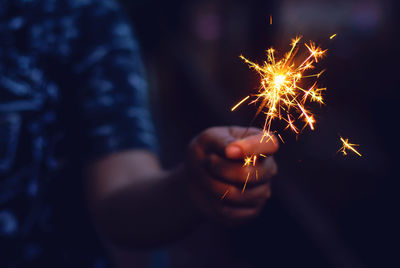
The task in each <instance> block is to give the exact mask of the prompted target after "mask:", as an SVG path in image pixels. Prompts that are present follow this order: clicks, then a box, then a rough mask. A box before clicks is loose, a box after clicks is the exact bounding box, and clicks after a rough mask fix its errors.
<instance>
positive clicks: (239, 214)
mask: <svg viewBox="0 0 400 268" xmlns="http://www.w3.org/2000/svg"><path fill="white" fill-rule="evenodd" d="M244 135H245V137H244V138H243V136H244ZM262 135H263V131H262V130H260V129H256V128H250V129H248V130H247V129H246V128H241V127H215V128H211V129H208V130H206V131H204V132H203V133H202V134H200V135H199V136H197V137H196V138H195V139H194V140H193V141H192V143H191V144H190V146H189V149H188V155H187V159H186V162H185V170H186V174H187V176H188V192H189V194H190V196H191V197H192V199H193V200H194V202H195V204H196V206H197V207H198V208H199V209H200V210H201V212H202V213H203V214H204V215H206V216H207V217H208V218H211V219H215V220H217V221H220V222H223V223H227V224H229V225H235V224H240V223H242V222H245V221H247V220H249V219H251V218H254V217H255V216H257V215H258V213H259V212H260V210H261V209H262V207H263V205H264V204H265V202H266V200H267V199H269V198H270V196H271V189H270V179H271V178H272V177H273V176H274V175H276V173H277V166H276V164H275V161H274V159H273V157H272V156H271V155H272V154H274V153H275V152H276V151H277V150H278V147H279V146H278V141H277V139H276V138H275V137H274V136H273V137H272V139H269V141H268V142H265V141H264V142H263V143H260V141H261V138H262ZM266 140H268V138H267V139H266ZM259 154H264V155H266V156H267V157H266V158H262V157H259V158H258V160H257V163H256V165H255V166H246V167H244V166H243V164H244V162H243V159H244V158H245V157H246V156H252V155H259ZM248 174H250V175H248ZM256 174H257V175H256ZM248 176H249V177H248ZM247 177H248V179H247ZM246 181H247V182H246ZM245 183H246V188H245V190H244V191H243V189H244V184H245Z"/></svg>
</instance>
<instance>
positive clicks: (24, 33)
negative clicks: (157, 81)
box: [0, 0, 155, 267]
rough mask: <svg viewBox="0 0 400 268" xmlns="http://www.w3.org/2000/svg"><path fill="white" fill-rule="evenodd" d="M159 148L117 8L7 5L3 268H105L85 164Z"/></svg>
mask: <svg viewBox="0 0 400 268" xmlns="http://www.w3.org/2000/svg"><path fill="white" fill-rule="evenodd" d="M154 145H155V136H154V129H153V125H152V122H151V118H150V113H149V110H148V107H147V92H146V80H145V78H144V72H143V66H142V63H141V61H140V56H139V51H138V43H137V41H136V40H135V38H134V35H133V33H132V30H131V28H130V26H129V24H128V23H127V20H126V19H125V17H124V15H123V14H122V12H121V10H120V7H119V6H118V5H117V3H116V1H112V0H9V1H7V0H0V266H2V267H64V266H66V267H81V266H82V267H96V266H95V263H97V264H98V265H100V263H101V261H100V258H98V256H100V255H101V254H99V253H98V252H97V250H95V249H94V248H95V247H94V246H95V245H96V242H95V240H94V239H93V238H94V237H95V236H94V235H93V230H92V228H91V225H90V223H89V220H88V216H87V212H86V208H85V202H84V194H83V191H82V189H83V183H82V178H81V176H80V173H81V170H82V167H83V166H85V165H86V164H87V163H88V162H89V161H92V160H95V159H97V158H100V157H102V156H104V155H107V154H110V153H112V152H118V151H122V150H129V149H148V150H153V149H154ZM99 267H100V266H99Z"/></svg>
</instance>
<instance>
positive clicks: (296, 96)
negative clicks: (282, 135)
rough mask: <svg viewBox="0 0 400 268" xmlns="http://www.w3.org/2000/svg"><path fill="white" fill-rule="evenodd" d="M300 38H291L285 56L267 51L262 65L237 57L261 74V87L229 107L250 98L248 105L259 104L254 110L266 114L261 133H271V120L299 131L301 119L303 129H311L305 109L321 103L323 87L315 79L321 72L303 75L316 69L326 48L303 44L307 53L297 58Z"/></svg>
mask: <svg viewBox="0 0 400 268" xmlns="http://www.w3.org/2000/svg"><path fill="white" fill-rule="evenodd" d="M300 41H301V37H296V38H295V39H293V40H292V44H291V49H290V51H289V52H288V53H286V55H285V56H284V57H283V58H282V59H280V60H277V59H276V57H275V49H273V48H270V49H268V50H267V61H265V62H264V64H263V65H258V64H256V63H254V62H252V61H250V60H248V59H246V58H245V57H244V56H240V58H241V59H243V60H244V61H245V62H246V63H247V64H248V65H249V67H250V68H251V69H254V70H255V71H256V72H257V73H258V74H259V75H260V77H261V87H260V89H259V91H258V93H257V94H255V95H253V96H250V95H249V96H247V97H245V98H244V99H243V100H241V101H240V102H239V103H238V104H237V105H235V106H234V107H233V108H232V111H234V110H236V109H237V108H238V107H239V106H240V105H241V104H243V103H244V102H246V101H247V100H248V99H250V98H251V97H253V100H252V101H251V102H250V104H256V105H258V109H257V113H256V115H255V116H258V115H259V114H260V113H263V114H264V115H265V117H266V118H265V124H264V132H267V133H271V125H272V122H273V120H274V119H279V120H283V121H285V122H286V123H287V127H286V129H291V130H292V131H293V132H295V133H296V134H299V132H300V130H299V129H300V128H299V127H298V126H297V121H298V120H302V121H304V123H305V125H304V126H303V127H302V128H301V129H304V128H305V127H306V126H309V127H310V129H311V130H314V124H315V122H316V121H315V119H314V115H313V113H312V112H311V110H310V109H309V108H308V106H309V104H310V103H313V102H315V103H319V104H324V101H323V96H322V93H323V92H324V91H325V90H326V88H322V87H319V86H318V84H317V80H318V78H319V77H320V76H321V75H322V73H323V72H324V71H321V72H318V73H313V74H306V72H308V71H309V70H311V69H314V68H315V65H316V63H318V60H319V59H321V58H322V57H323V56H324V55H325V53H326V51H327V50H322V49H321V48H320V47H318V46H316V45H315V43H314V42H310V43H309V44H306V43H305V44H304V47H305V48H306V51H307V52H308V55H307V57H306V58H305V60H299V59H298V58H299V57H298V54H299V53H298V52H299V46H300V45H299V44H300ZM310 79H313V80H314V81H313V83H309V81H308V83H309V84H310V85H311V86H310V87H307V88H306V87H304V86H303V84H307V81H305V80H310Z"/></svg>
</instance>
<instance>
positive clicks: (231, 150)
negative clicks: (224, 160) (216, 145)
mask: <svg viewBox="0 0 400 268" xmlns="http://www.w3.org/2000/svg"><path fill="white" fill-rule="evenodd" d="M242 154H243V152H242V148H240V147H239V146H237V145H230V146H228V147H227V148H226V156H227V157H228V158H240V157H242Z"/></svg>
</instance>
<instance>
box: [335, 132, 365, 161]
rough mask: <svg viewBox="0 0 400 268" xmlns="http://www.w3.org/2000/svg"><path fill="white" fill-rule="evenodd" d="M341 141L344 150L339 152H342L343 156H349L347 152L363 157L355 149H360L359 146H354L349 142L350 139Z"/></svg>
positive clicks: (341, 149)
mask: <svg viewBox="0 0 400 268" xmlns="http://www.w3.org/2000/svg"><path fill="white" fill-rule="evenodd" d="M340 141H341V142H342V143H343V146H342V148H340V149H339V151H338V152H342V154H343V155H347V150H350V151H353V152H354V153H355V154H357V155H358V156H360V157H361V156H362V154H360V153H359V152H358V151H357V150H356V149H355V148H354V147H358V146H359V145H358V144H352V143H350V142H349V139H343V138H342V137H340Z"/></svg>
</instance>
